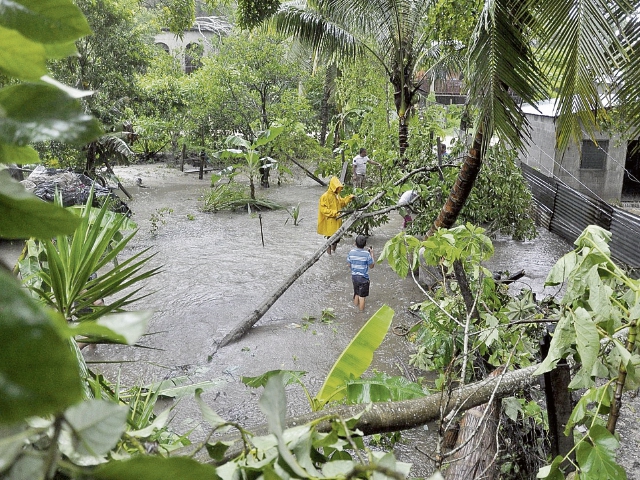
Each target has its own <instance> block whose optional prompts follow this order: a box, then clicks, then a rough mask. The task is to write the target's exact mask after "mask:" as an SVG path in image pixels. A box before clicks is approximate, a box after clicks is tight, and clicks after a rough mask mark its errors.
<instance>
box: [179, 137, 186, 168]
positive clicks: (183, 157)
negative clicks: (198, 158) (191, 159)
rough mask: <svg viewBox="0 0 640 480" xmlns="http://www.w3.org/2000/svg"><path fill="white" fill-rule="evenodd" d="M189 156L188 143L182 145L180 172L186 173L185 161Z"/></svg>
mask: <svg viewBox="0 0 640 480" xmlns="http://www.w3.org/2000/svg"><path fill="white" fill-rule="evenodd" d="M186 156H187V144H186V142H185V143H183V144H182V159H181V160H180V171H181V172H184V160H185V158H186Z"/></svg>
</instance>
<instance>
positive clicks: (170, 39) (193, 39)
mask: <svg viewBox="0 0 640 480" xmlns="http://www.w3.org/2000/svg"><path fill="white" fill-rule="evenodd" d="M211 36H213V33H212V32H200V31H194V30H188V31H186V32H183V36H182V38H180V37H178V36H177V35H176V34H175V33H171V32H160V33H159V34H157V35H156V36H155V37H154V40H155V43H156V44H161V45H166V46H167V47H168V48H169V53H172V54H173V53H177V52H183V51H184V50H185V48H187V45H189V44H191V43H196V44H198V43H200V44H202V45H203V47H204V52H205V54H207V53H210V52H212V51H213V47H212V44H211V41H210V38H211ZM214 41H217V37H216V38H215V39H214Z"/></svg>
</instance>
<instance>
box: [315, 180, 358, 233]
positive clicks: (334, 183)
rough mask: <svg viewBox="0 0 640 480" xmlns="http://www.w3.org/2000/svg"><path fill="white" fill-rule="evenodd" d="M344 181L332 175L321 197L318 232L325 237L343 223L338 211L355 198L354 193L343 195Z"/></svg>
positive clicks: (334, 231)
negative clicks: (341, 193)
mask: <svg viewBox="0 0 640 480" xmlns="http://www.w3.org/2000/svg"><path fill="white" fill-rule="evenodd" d="M342 187H343V185H342V183H341V182H340V180H338V177H331V180H330V181H329V188H328V189H327V191H326V192H325V193H323V194H322V196H321V197H320V202H319V204H318V233H319V234H320V235H324V236H325V237H330V236H331V235H333V234H334V233H336V230H338V228H340V225H342V220H339V219H338V218H337V217H338V213H339V212H340V210H341V209H342V208H343V207H344V206H345V205H347V204H348V203H349V202H350V201H351V200H353V197H354V195H349V196H348V197H341V196H340V192H341V191H342Z"/></svg>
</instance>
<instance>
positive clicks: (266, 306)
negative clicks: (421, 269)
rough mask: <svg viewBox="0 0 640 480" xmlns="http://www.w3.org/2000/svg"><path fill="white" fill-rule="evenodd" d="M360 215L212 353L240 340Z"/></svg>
mask: <svg viewBox="0 0 640 480" xmlns="http://www.w3.org/2000/svg"><path fill="white" fill-rule="evenodd" d="M380 196H382V195H381V194H379V195H378V196H376V200H377V199H378V198H379V197H380ZM360 215H362V212H361V211H356V212H354V213H353V214H352V215H351V216H350V217H349V218H348V219H347V220H346V221H345V222H344V223H343V224H342V226H341V227H340V228H339V229H338V230H337V231H336V233H334V234H333V235H332V236H331V237H330V238H329V240H327V241H326V242H325V243H324V245H323V246H322V247H320V249H318V250H316V252H315V253H314V254H313V256H312V257H311V258H310V259H309V260H307V261H306V262H304V263H303V264H302V265H300V266H299V267H298V268H297V269H296V271H295V272H293V273H292V274H291V275H290V276H289V278H287V280H286V281H285V283H283V284H282V285H280V286H279V287H278V288H277V290H276V291H275V292H273V293H272V294H271V295H270V296H269V297H268V298H267V299H266V300H265V301H264V302H262V304H261V305H260V306H259V307H258V308H257V309H255V310H254V311H253V313H252V314H251V315H250V316H249V317H248V318H246V319H245V320H244V321H242V323H240V324H239V325H237V326H236V327H235V328H234V329H233V330H231V331H230V332H229V333H227V335H225V337H224V338H223V339H222V340H221V341H220V343H219V344H218V345H217V347H216V350H215V351H214V354H215V352H217V351H218V349H219V348H221V347H224V346H225V345H228V344H229V343H231V342H235V341H237V340H240V338H242V337H243V336H244V335H245V334H246V333H247V332H248V331H249V329H250V328H251V327H253V326H254V325H255V324H256V323H257V322H258V320H260V319H261V318H262V317H263V315H264V314H265V313H267V311H268V310H269V309H270V308H271V307H272V306H273V304H274V303H276V301H277V300H278V299H279V298H280V297H281V296H282V295H283V294H284V292H286V291H287V289H288V288H289V287H290V286H291V285H293V282H295V281H296V280H297V279H298V278H300V277H301V276H302V274H303V273H304V272H306V271H307V270H308V269H309V268H310V267H311V266H312V265H313V264H314V263H316V262H317V261H318V260H319V259H320V257H322V255H323V254H324V253H325V252H326V251H327V248H328V247H329V245H331V244H333V243H334V242H336V241H338V240H340V238H341V237H342V235H344V233H345V232H346V231H347V230H348V229H349V228H350V227H351V225H353V224H354V223H355V222H357V221H358V219H359V218H360Z"/></svg>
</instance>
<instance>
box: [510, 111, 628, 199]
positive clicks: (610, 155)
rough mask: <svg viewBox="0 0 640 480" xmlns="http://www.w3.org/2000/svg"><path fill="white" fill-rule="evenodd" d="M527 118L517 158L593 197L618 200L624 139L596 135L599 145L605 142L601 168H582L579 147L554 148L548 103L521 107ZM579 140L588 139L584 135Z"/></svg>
mask: <svg viewBox="0 0 640 480" xmlns="http://www.w3.org/2000/svg"><path fill="white" fill-rule="evenodd" d="M524 110H525V114H526V117H527V120H528V121H529V123H530V124H531V141H530V143H529V145H528V146H527V148H526V151H525V152H524V154H521V155H520V161H521V162H523V163H525V164H527V165H529V166H530V167H532V168H535V169H537V170H538V171H540V172H541V173H543V174H544V175H547V176H549V177H554V178H557V179H558V180H561V181H562V182H564V183H566V184H567V185H569V186H570V187H571V188H574V189H576V190H578V191H579V192H582V193H585V194H587V195H591V196H595V197H597V198H600V199H601V200H604V201H606V202H609V203H617V202H619V201H620V199H621V194H622V181H623V178H624V165H625V160H626V156H627V144H626V142H620V139H619V138H617V137H609V136H607V135H601V136H600V137H597V138H596V142H597V143H598V145H599V146H601V147H604V145H605V144H604V143H602V141H605V142H607V141H608V149H607V154H606V156H605V160H604V163H603V164H602V168H599V167H598V168H585V167H584V163H583V160H582V153H581V149H582V146H580V148H579V147H578V146H577V145H575V143H574V144H572V145H570V146H569V148H568V149H567V150H566V151H565V152H559V151H556V149H555V138H556V127H555V115H554V111H553V109H552V108H551V107H550V106H549V104H541V105H539V110H540V111H538V110H536V109H533V108H532V107H525V108H524ZM583 140H589V137H588V136H586V135H585V136H584V138H583Z"/></svg>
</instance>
